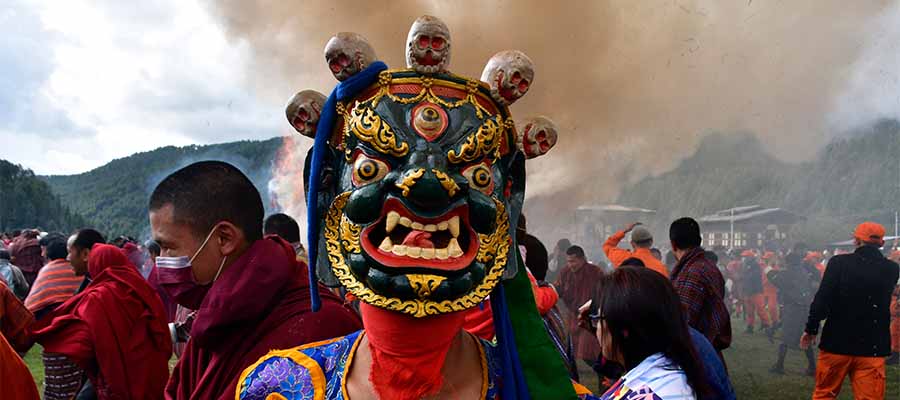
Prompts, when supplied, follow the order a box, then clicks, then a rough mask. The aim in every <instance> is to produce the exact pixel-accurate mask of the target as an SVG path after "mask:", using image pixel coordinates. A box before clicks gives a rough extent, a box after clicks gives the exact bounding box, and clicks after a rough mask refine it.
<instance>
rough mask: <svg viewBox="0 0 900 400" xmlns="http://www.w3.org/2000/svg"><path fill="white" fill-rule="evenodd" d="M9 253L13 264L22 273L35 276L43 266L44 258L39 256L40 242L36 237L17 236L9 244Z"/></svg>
mask: <svg viewBox="0 0 900 400" xmlns="http://www.w3.org/2000/svg"><path fill="white" fill-rule="evenodd" d="M9 254H10V256H12V260H11V261H12V263H13V265H15V266H17V267H19V269H21V270H22V273H23V274H34V275H32V276H36V275H37V273H38V271H39V270H40V269H41V267H43V266H44V260H43V259H42V258H41V244H40V242H39V241H38V239H37V238H36V237H34V238H26V237H25V235H22V236H19V237H18V238H16V240H14V241H13V243H12V245H10V249H9ZM31 282H32V281H29V282H28V284H29V285H30V284H31Z"/></svg>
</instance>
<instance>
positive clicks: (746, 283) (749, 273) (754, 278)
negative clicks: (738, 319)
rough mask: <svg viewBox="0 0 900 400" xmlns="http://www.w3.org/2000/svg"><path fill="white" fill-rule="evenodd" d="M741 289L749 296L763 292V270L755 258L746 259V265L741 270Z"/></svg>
mask: <svg viewBox="0 0 900 400" xmlns="http://www.w3.org/2000/svg"><path fill="white" fill-rule="evenodd" d="M741 287H742V288H743V289H744V294H745V295H748V296H752V295H754V294H759V293H762V291H763V284H762V269H761V268H760V267H759V261H756V258H755V257H750V258H746V259H744V265H743V267H742V268H741Z"/></svg>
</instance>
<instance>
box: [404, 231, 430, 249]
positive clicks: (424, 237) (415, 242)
mask: <svg viewBox="0 0 900 400" xmlns="http://www.w3.org/2000/svg"><path fill="white" fill-rule="evenodd" d="M430 239H431V232H423V231H411V232H409V234H408V235H406V239H403V245H404V246H411V247H420V248H423V249H427V248H429V247H431V248H433V247H434V242H432V241H431V240H430Z"/></svg>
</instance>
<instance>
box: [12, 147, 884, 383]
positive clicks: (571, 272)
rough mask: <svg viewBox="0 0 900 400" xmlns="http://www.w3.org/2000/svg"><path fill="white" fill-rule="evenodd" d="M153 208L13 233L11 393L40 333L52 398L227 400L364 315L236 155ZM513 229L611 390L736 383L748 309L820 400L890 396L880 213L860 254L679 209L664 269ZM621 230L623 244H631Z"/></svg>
mask: <svg viewBox="0 0 900 400" xmlns="http://www.w3.org/2000/svg"><path fill="white" fill-rule="evenodd" d="M148 211H149V216H150V223H151V229H152V240H150V241H147V242H145V243H139V242H138V241H136V240H135V239H133V238H131V237H127V236H122V237H119V238H116V239H114V240H111V241H108V240H107V239H106V238H105V237H104V235H103V234H102V233H101V232H98V231H96V230H94V229H90V228H84V229H80V230H78V231H76V232H74V233H72V234H70V235H65V234H61V233H45V232H40V231H38V230H34V229H27V230H23V231H16V232H10V233H8V234H4V235H3V238H2V239H3V241H2V244H0V282H2V283H3V285H0V333H2V335H0V356H2V357H0V372H2V375H0V385H2V387H3V389H2V390H3V398H10V399H35V398H38V392H37V388H36V386H35V384H34V382H33V378H32V376H31V374H30V373H29V372H28V370H27V369H26V368H25V366H24V364H23V362H22V358H21V356H23V355H24V354H25V353H26V352H27V351H28V350H29V349H30V348H31V347H32V346H33V345H34V344H35V343H38V344H40V345H41V346H43V352H42V354H41V357H42V360H43V365H44V380H43V385H42V388H41V389H42V392H43V393H42V397H43V398H44V399H73V398H76V399H90V398H99V399H149V398H167V399H226V398H229V399H230V398H234V397H235V391H236V388H237V386H238V382H239V380H240V379H241V377H242V376H244V375H245V374H246V373H247V372H245V370H246V369H248V367H252V366H254V365H255V364H254V363H256V362H257V360H258V359H260V358H261V357H263V356H265V355H266V354H267V353H268V352H269V351H271V350H273V349H288V348H292V347H295V346H300V345H303V344H307V343H313V342H318V341H322V340H326V339H330V338H334V337H339V336H342V335H347V334H351V333H353V332H355V331H358V330H359V329H361V328H362V320H361V319H360V314H359V305H358V304H356V303H357V301H355V299H354V298H353V297H352V296H348V295H347V294H346V292H344V291H341V290H329V289H327V288H325V287H324V286H323V287H321V307H320V309H319V311H317V312H312V305H311V299H310V296H309V290H308V289H309V286H310V285H317V283H316V282H310V281H309V280H308V278H307V271H306V270H307V261H306V257H307V255H306V251H305V249H304V248H303V246H302V245H301V244H300V228H299V225H298V224H297V222H296V221H294V219H293V218H291V217H290V216H287V215H285V214H274V215H270V216H268V217H267V218H265V219H264V218H263V216H264V215H263V206H262V202H261V199H260V196H259V193H258V192H257V190H256V189H255V188H254V186H253V184H252V183H251V182H250V181H249V179H247V178H246V176H245V175H244V174H243V173H241V172H240V171H239V170H238V169H236V168H235V167H233V166H231V165H229V164H226V163H221V162H201V163H196V164H192V165H191V166H189V167H186V168H184V169H182V170H179V171H177V172H175V173H173V174H172V175H170V176H168V177H166V178H165V179H164V180H163V181H162V182H161V183H160V184H159V185H158V186H157V187H156V189H155V190H154V192H153V194H152V195H151V197H150V201H149V207H148ZM516 233H517V234H516V242H517V243H518V245H519V250H520V254H521V255H522V258H523V260H524V262H525V266H526V269H525V271H526V273H527V274H528V277H529V280H530V281H531V285H532V289H533V294H534V299H535V304H536V307H537V309H538V312H539V313H540V315H541V317H542V318H543V320H544V329H545V331H546V332H547V333H548V334H549V335H550V337H551V338H552V339H553V343H554V344H555V346H556V349H557V352H558V354H559V357H560V359H561V360H562V362H563V364H564V365H566V367H567V368H568V372H569V375H570V377H571V379H572V381H573V382H579V381H583V379H582V378H586V377H585V376H583V374H584V371H593V372H592V373H595V374H596V376H597V377H598V379H599V381H600V386H601V387H600V388H595V389H600V390H603V391H605V392H606V393H607V394H608V395H610V397H604V398H613V399H619V398H638V397H636V396H639V395H640V394H641V393H642V392H641V390H642V389H641V388H649V389H650V390H652V393H654V394H655V395H656V396H658V398H662V399H681V398H702V399H733V398H735V394H734V389H733V388H732V385H731V383H730V380H729V374H728V365H727V362H726V358H725V357H724V355H723V351H724V350H726V349H728V348H729V347H730V345H731V342H732V325H731V324H732V323H733V322H737V321H743V323H745V324H746V326H744V327H742V328H744V329H746V332H747V333H750V334H753V333H759V334H762V335H765V336H766V337H767V338H768V339H769V340H770V341H774V338H775V333H776V331H777V330H780V331H781V335H780V343H779V345H778V348H777V354H775V355H773V358H774V359H775V360H776V361H775V363H774V365H773V366H772V369H771V372H772V373H776V374H784V373H785V369H784V360H785V357H786V355H787V354H788V350H791V349H800V350H801V351H802V352H804V354H805V356H806V360H807V365H808V369H807V374H808V375H810V376H815V379H816V389H815V392H814V393H813V394H812V396H813V398H814V399H820V398H821V399H825V398H834V397H836V396H837V394H838V393H839V391H840V387H841V383H842V382H843V379H844V377H845V376H850V378H851V382H852V390H853V392H854V395H855V396H856V398H883V395H884V386H885V374H884V369H885V365H886V363H894V364H896V363H897V357H898V354H897V352H898V350H900V349H898V347H900V343H898V342H900V340H898V339H900V305H898V304H897V300H898V295H900V289H898V286H897V282H898V267H897V264H896V263H895V262H896V261H897V258H898V257H900V252H898V251H894V252H891V253H889V258H890V259H892V260H894V261H890V260H889V259H888V257H885V256H884V255H883V253H882V250H881V249H880V248H881V247H882V246H883V245H884V241H883V237H884V228H883V227H881V226H880V225H877V224H874V223H864V224H861V225H860V226H859V227H858V228H857V230H856V233H855V240H856V243H857V249H856V250H855V252H853V253H848V254H843V255H834V256H832V257H831V258H830V259H827V260H826V259H824V257H822V256H823V254H822V253H821V252H816V251H810V250H809V249H807V248H806V247H805V246H804V245H802V244H797V245H795V246H793V247H792V248H791V249H790V250H789V251H786V252H782V251H780V249H768V250H764V249H737V250H723V249H717V250H719V251H712V250H707V249H704V248H703V247H702V243H701V237H702V236H701V232H700V226H699V225H698V223H697V222H696V221H695V220H693V219H691V218H681V219H678V220H676V221H674V222H672V224H671V225H670V227H669V238H668V239H669V240H668V243H666V245H667V246H669V249H668V250H669V252H670V253H671V255H672V257H671V258H672V259H673V260H674V262H670V263H668V264H667V263H666V262H665V261H664V258H663V257H662V254H661V252H660V251H659V250H658V249H657V248H656V247H654V238H653V236H652V234H651V233H650V231H649V230H648V229H646V228H645V227H643V226H641V225H640V224H637V223H636V224H632V225H629V226H627V227H625V228H624V229H623V230H622V231H619V232H616V233H615V234H613V235H612V236H610V237H609V238H608V239H607V240H606V241H605V242H604V243H602V244H601V243H595V244H585V245H597V246H600V245H602V248H603V251H604V252H605V254H606V256H607V260H608V261H609V264H605V263H603V262H600V261H597V262H596V263H591V262H590V261H589V260H588V259H587V258H586V256H585V251H584V249H583V248H582V247H580V246H578V245H573V244H572V243H571V242H570V241H569V240H566V239H563V240H560V241H559V242H558V243H557V245H556V246H555V247H554V248H553V249H552V251H549V252H548V250H547V249H546V247H545V246H544V245H543V244H542V243H541V241H540V240H539V239H538V238H536V237H535V236H533V235H531V234H530V233H528V230H527V225H526V223H525V218H524V216H523V217H522V218H520V219H519V224H518V227H517V229H516ZM629 235H630V239H629V240H630V245H631V249H625V248H622V247H620V245H621V242H622V241H623V240H624V239H625V238H626V237H628V236H629ZM598 264H603V265H602V266H598ZM826 265H827V267H826ZM490 306H491V305H490V303H488V302H485V303H484V304H483V305H482V306H481V307H476V308H473V309H471V310H469V311H466V312H465V324H464V327H465V329H466V331H468V332H470V333H471V334H473V335H475V336H477V337H479V338H482V339H484V340H488V341H490V340H493V339H494V337H495V335H496V334H497V333H496V330H495V325H494V321H493V319H492V313H491V310H490ZM823 320H824V321H825V326H824V329H823V331H822V335H821V336H822V340H821V341H820V342H821V343H820V345H819V346H818V347H819V351H818V356H816V351H815V349H814V348H815V346H813V345H814V344H815V342H816V338H817V336H818V335H819V330H820V323H821V321H823ZM757 321H759V322H757ZM173 354H174V355H175V356H176V357H177V358H178V362H177V364H175V365H174V369H172V370H171V373H170V365H169V364H170V360H171V358H172V356H173ZM579 363H583V364H582V368H581V369H580V370H581V372H579ZM586 366H588V367H590V368H589V369H588V368H585V367H586ZM628 396H632V397H628ZM654 398H657V397H654Z"/></svg>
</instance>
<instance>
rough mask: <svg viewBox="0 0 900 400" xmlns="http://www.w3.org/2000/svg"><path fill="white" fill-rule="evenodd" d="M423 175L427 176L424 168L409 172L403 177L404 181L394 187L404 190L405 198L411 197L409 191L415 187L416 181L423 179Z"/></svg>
mask: <svg viewBox="0 0 900 400" xmlns="http://www.w3.org/2000/svg"><path fill="white" fill-rule="evenodd" d="M423 175H425V170H424V169H422V168H419V169H414V170H412V171H408V172H406V173H405V174H404V175H403V179H401V180H400V182H397V183H395V184H394V185H395V186H397V187H398V188H399V189H401V190H403V193H402V194H403V197H406V196H409V191H410V190H411V189H412V187H413V186H415V184H416V179H419V178H421V177H422V176H423Z"/></svg>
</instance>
